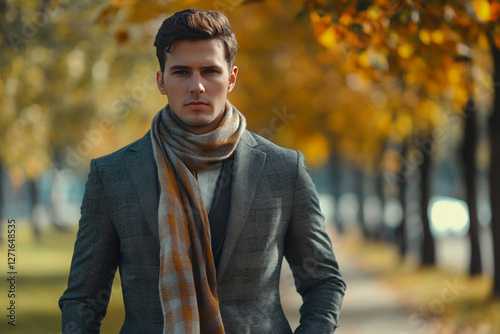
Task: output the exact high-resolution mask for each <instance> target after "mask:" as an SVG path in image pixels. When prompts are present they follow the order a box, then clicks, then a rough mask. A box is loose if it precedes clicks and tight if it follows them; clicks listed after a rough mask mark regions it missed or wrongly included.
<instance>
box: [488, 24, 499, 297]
mask: <svg viewBox="0 0 500 334" xmlns="http://www.w3.org/2000/svg"><path fill="white" fill-rule="evenodd" d="M488 38H489V41H490V47H491V52H492V55H493V64H494V74H493V83H494V89H495V91H494V94H495V96H494V103H493V110H492V112H491V116H490V119H489V136H490V154H491V156H490V175H489V176H490V206H491V232H492V236H493V253H494V266H495V269H494V284H493V291H492V294H493V296H494V297H500V173H499V171H500V86H499V83H500V50H499V49H498V48H497V47H496V44H495V39H494V37H493V36H492V35H491V33H490V34H488Z"/></svg>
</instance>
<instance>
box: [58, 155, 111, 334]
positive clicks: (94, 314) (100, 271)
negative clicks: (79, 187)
mask: <svg viewBox="0 0 500 334" xmlns="http://www.w3.org/2000/svg"><path fill="white" fill-rule="evenodd" d="M104 197H105V196H104V191H103V187H102V183H101V180H100V177H99V173H98V171H97V167H96V161H95V160H92V162H91V164H90V173H89V178H88V181H87V184H86V186H85V194H84V197H83V202H82V207H81V218H80V225H79V229H78V234H77V238H76V243H75V250H74V254H73V260H72V262H71V270H70V274H69V279H68V288H67V290H66V291H65V292H64V294H63V295H62V297H61V299H60V300H59V307H60V308H61V311H62V332H63V333H64V334H78V333H81V334H84V333H85V334H87V333H99V332H100V327H101V321H102V319H103V318H104V316H105V314H106V309H107V306H108V302H109V298H110V296H111V286H112V284H113V278H114V275H115V272H116V267H117V261H118V252H119V239H118V235H117V233H116V230H115V228H114V226H113V224H112V222H111V219H110V218H109V214H108V212H107V208H106V200H105V198H104Z"/></svg>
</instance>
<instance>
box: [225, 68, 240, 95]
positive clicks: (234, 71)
mask: <svg viewBox="0 0 500 334" xmlns="http://www.w3.org/2000/svg"><path fill="white" fill-rule="evenodd" d="M237 76H238V68H237V67H236V66H233V68H232V69H231V72H230V73H229V85H228V86H227V92H228V93H230V92H231V91H232V90H233V88H234V85H235V84H236V77H237Z"/></svg>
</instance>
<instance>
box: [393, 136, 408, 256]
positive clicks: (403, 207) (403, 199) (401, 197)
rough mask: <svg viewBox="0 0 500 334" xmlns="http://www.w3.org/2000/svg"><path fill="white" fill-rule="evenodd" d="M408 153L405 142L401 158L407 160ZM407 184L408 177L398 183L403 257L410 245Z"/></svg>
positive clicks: (399, 233) (398, 235)
mask: <svg viewBox="0 0 500 334" xmlns="http://www.w3.org/2000/svg"><path fill="white" fill-rule="evenodd" d="M407 152H408V144H407V143H406V142H405V143H403V148H402V149H401V156H402V157H403V159H406V154H407ZM403 168H404V166H403V165H401V167H400V172H399V173H400V175H403V174H402V171H401V170H402V169H403ZM406 183H407V178H406V177H401V179H400V181H399V182H398V184H399V202H400V204H401V212H402V216H401V222H400V223H399V228H398V230H397V235H396V238H397V240H398V245H399V255H401V257H402V258H403V257H405V255H406V254H407V253H408V243H407V240H406V234H407V231H406V230H407V227H406Z"/></svg>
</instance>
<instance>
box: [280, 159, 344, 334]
mask: <svg viewBox="0 0 500 334" xmlns="http://www.w3.org/2000/svg"><path fill="white" fill-rule="evenodd" d="M285 257H286V259H287V261H288V262H289V264H290V268H291V269H292V272H293V275H294V280H295V285H296V287H297V291H298V292H299V294H300V295H301V296H302V299H303V304H302V307H301V308H300V315H301V317H300V326H299V327H298V328H297V329H296V331H295V333H297V334H299V333H317V334H321V333H325V334H326V333H333V332H334V331H335V329H336V328H337V322H338V318H339V314H340V308H341V305H342V299H343V296H344V292H345V288H346V285H345V282H344V281H343V279H342V277H341V274H340V271H339V266H338V264H337V261H336V259H335V256H334V254H333V250H332V243H331V241H330V238H329V237H328V235H327V233H326V231H325V220H324V216H323V214H322V213H321V209H320V205H319V199H318V194H317V191H316V187H315V185H314V183H313V182H312V180H311V177H310V176H309V173H308V171H307V168H306V166H305V158H304V156H303V155H302V153H300V152H297V175H296V182H295V186H294V198H293V207H292V216H291V220H290V223H289V227H288V230H287V235H286V242H285Z"/></svg>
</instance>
